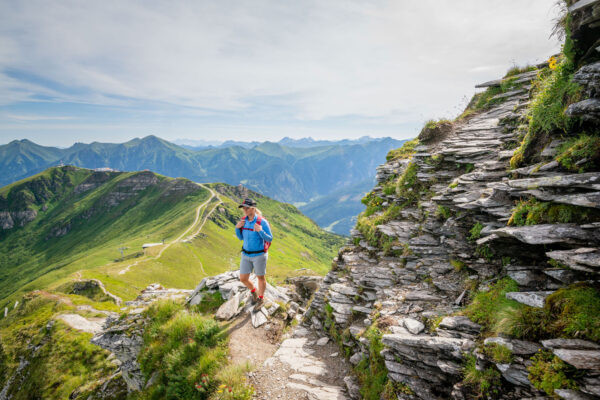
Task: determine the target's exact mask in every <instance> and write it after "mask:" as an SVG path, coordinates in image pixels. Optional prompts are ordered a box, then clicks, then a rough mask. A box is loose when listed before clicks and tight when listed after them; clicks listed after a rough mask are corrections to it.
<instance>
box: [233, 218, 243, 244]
mask: <svg viewBox="0 0 600 400" xmlns="http://www.w3.org/2000/svg"><path fill="white" fill-rule="evenodd" d="M244 223H245V222H244V220H241V221H240V222H238V223H237V224H235V236H237V238H238V239H240V240H244V235H242V228H243V227H244Z"/></svg>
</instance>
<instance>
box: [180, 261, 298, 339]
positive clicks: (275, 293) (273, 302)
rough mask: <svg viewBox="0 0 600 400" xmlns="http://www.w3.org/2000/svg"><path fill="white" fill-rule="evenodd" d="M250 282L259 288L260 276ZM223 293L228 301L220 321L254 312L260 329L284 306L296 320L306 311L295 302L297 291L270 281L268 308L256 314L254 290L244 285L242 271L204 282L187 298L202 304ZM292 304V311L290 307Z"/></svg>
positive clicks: (253, 324)
mask: <svg viewBox="0 0 600 400" xmlns="http://www.w3.org/2000/svg"><path fill="white" fill-rule="evenodd" d="M250 280H251V281H252V283H253V284H254V286H255V287H258V281H257V279H256V276H254V275H251V277H250ZM215 292H219V293H220V294H221V297H222V298H223V299H224V300H226V301H225V303H223V304H222V305H221V306H220V307H219V309H218V310H217V312H216V314H215V318H216V319H220V320H230V319H232V318H234V317H236V316H237V315H239V314H241V313H242V312H247V313H250V314H251V315H250V316H251V318H252V326H254V327H255V328H258V327H260V326H262V325H264V324H266V323H267V322H268V320H269V319H270V318H271V316H272V315H273V314H274V313H276V312H277V311H278V309H279V308H280V307H282V306H284V307H286V309H287V311H285V314H286V315H285V317H286V318H287V319H290V320H291V319H293V318H294V317H296V315H297V314H298V312H299V311H300V312H303V311H304V309H301V308H300V307H299V305H298V303H296V302H294V301H292V300H291V297H292V296H293V292H291V291H290V290H288V289H286V288H276V287H274V286H272V285H271V284H270V283H268V282H267V288H266V290H265V295H264V298H265V305H264V306H263V307H262V308H261V309H260V310H258V311H256V312H254V311H253V304H252V302H251V298H252V296H251V295H250V291H249V290H248V288H247V287H246V286H244V284H243V283H242V282H240V272H239V270H238V271H228V272H224V273H222V274H219V275H216V276H211V277H207V278H204V279H202V281H201V282H200V283H199V284H198V286H196V288H195V289H194V291H193V292H192V293H191V294H190V296H189V297H188V298H187V300H186V301H187V303H188V304H190V305H196V304H199V303H200V302H201V301H202V299H203V297H204V296H206V295H210V294H212V293H215ZM288 304H289V308H288V307H287V305H288Z"/></svg>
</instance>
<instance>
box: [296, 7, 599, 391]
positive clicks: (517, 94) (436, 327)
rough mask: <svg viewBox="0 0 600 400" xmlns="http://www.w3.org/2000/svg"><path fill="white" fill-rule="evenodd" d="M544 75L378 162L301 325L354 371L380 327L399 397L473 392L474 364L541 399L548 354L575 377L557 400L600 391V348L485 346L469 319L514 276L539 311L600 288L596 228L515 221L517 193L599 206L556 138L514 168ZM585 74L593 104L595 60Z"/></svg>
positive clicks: (522, 78)
mask: <svg viewBox="0 0 600 400" xmlns="http://www.w3.org/2000/svg"><path fill="white" fill-rule="evenodd" d="M590 3H595V2H590ZM593 7H596V6H595V5H594V6H593ZM594 18H595V17H594ZM536 76H537V71H528V72H525V73H522V74H519V75H516V76H513V77H511V79H512V80H513V81H516V82H519V83H520V84H522V85H523V86H522V88H521V89H517V90H512V91H508V92H506V93H504V94H503V96H501V97H497V100H498V102H497V104H496V105H494V106H492V107H490V108H489V109H488V110H487V111H484V112H480V113H478V114H476V115H474V116H472V117H471V118H468V119H466V120H462V121H460V122H457V123H455V124H454V126H453V128H452V129H447V130H446V131H445V132H444V133H443V135H441V137H439V138H438V139H439V140H434V138H431V137H430V132H426V133H425V134H424V135H423V139H424V140H421V141H420V143H419V145H417V146H416V147H415V149H414V154H413V155H412V158H411V159H408V158H407V159H396V160H390V161H388V162H387V163H385V164H383V165H381V166H380V167H378V168H377V186H375V187H374V189H373V191H372V192H371V193H370V194H369V195H368V196H370V198H375V199H378V203H376V204H377V207H378V209H376V211H375V212H374V213H373V214H372V216H371V217H369V218H370V219H368V220H366V221H365V220H363V221H362V222H361V219H359V224H358V225H357V229H355V230H353V231H352V240H351V241H350V242H349V243H348V245H347V246H346V247H344V248H342V249H340V251H339V254H338V256H337V257H336V258H335V259H334V263H333V267H332V270H331V271H330V272H329V273H328V274H327V275H326V277H325V279H324V280H323V284H322V285H321V287H320V288H319V290H318V291H317V292H316V293H315V295H314V298H313V300H312V303H311V305H310V307H309V310H308V311H307V314H306V318H304V324H305V326H307V327H312V328H313V329H315V330H320V331H322V330H325V331H326V332H331V330H332V329H333V330H334V331H336V332H338V333H340V332H341V333H342V334H341V337H342V341H341V343H340V344H341V346H342V347H344V349H345V351H347V352H349V354H350V355H351V357H350V362H352V363H353V364H356V363H358V362H359V361H360V360H362V359H363V358H365V357H367V355H368V354H370V351H371V347H370V346H371V343H370V341H369V340H368V339H367V338H365V337H364V336H363V335H364V332H366V331H367V330H368V329H370V328H371V327H373V326H375V327H377V328H379V329H380V330H382V331H383V332H384V334H383V336H382V338H381V341H382V343H383V346H384V349H383V351H381V356H382V357H383V358H384V360H385V366H386V368H387V370H388V377H389V378H390V379H392V380H393V381H395V382H397V383H398V384H401V385H405V387H408V388H410V390H405V392H406V393H404V392H403V393H402V394H399V395H398V398H399V399H400V398H402V399H448V398H453V399H468V398H474V397H473V396H474V395H473V394H472V393H470V392H469V389H468V388H467V387H466V386H465V385H464V384H462V383H461V381H462V379H463V371H464V366H465V365H466V362H467V360H468V359H471V358H470V357H474V359H475V362H476V366H477V369H478V370H481V371H483V370H484V369H486V368H492V369H493V370H495V371H496V372H497V373H498V375H499V376H502V382H503V383H502V393H499V394H498V398H502V399H521V398H545V397H544V396H545V393H543V392H541V391H539V390H538V389H537V388H536V387H535V386H534V384H533V383H532V382H531V381H530V380H529V379H530V378H529V370H528V368H529V367H530V366H531V365H532V361H531V360H530V359H531V357H532V356H533V355H534V354H536V353H537V352H538V351H539V350H540V349H545V351H551V352H552V353H553V354H555V355H556V356H557V357H559V358H560V359H561V360H563V361H564V362H566V363H568V364H569V365H571V366H572V367H574V368H576V369H578V370H579V371H580V372H579V373H580V377H579V378H578V380H577V384H578V386H579V389H578V390H571V391H569V390H567V391H565V392H564V394H559V393H560V392H556V393H557V394H558V395H560V396H564V398H588V397H594V396H600V378H599V374H598V373H597V372H596V369H597V366H598V365H600V363H599V362H598V359H597V357H598V354H599V353H598V349H597V348H596V346H598V344H596V343H593V342H589V341H588V342H586V343H580V342H577V343H576V344H575V342H568V343H565V342H560V341H559V342H557V341H556V340H558V339H553V340H550V341H542V342H535V341H527V340H519V339H515V338H510V337H490V338H487V339H485V343H484V340H483V339H484V338H483V337H482V335H481V334H482V327H481V326H480V325H478V324H476V323H475V322H473V321H471V320H469V319H468V318H467V317H466V316H464V315H460V312H461V310H462V308H463V307H462V306H464V305H465V304H466V302H467V301H469V299H471V298H472V296H473V295H474V294H475V293H476V292H478V291H486V290H489V288H490V285H491V284H493V283H494V282H496V281H497V280H498V279H500V278H502V277H505V276H508V277H510V278H512V280H514V282H516V284H517V286H518V291H512V292H508V293H506V298H508V299H513V300H516V301H517V302H519V303H522V304H525V305H526V306H527V307H529V308H531V309H539V308H540V307H544V305H545V302H546V298H547V297H548V296H550V295H551V294H552V293H554V292H556V291H557V290H558V289H560V288H564V287H566V286H568V285H570V284H573V283H575V282H580V281H581V282H588V283H589V282H597V281H598V274H599V272H600V248H599V243H600V224H599V223H598V222H597V221H596V220H591V221H585V222H583V223H581V222H580V223H574V222H569V223H538V224H533V225H524V226H515V225H507V224H508V222H509V220H510V219H511V216H512V215H513V211H514V207H515V203H516V202H517V201H519V200H520V199H533V200H532V201H534V200H535V201H538V202H548V203H552V204H556V205H566V206H568V207H572V206H575V207H581V208H582V209H589V210H593V209H597V208H599V206H600V201H599V200H600V186H599V183H600V174H599V173H598V172H596V171H594V172H587V173H580V174H574V173H572V172H568V171H565V170H564V169H562V168H561V166H560V165H559V163H557V162H556V161H555V160H554V157H555V156H556V153H557V151H558V148H559V146H560V144H561V143H562V142H561V141H560V140H555V141H554V142H552V143H550V145H548V146H547V147H546V148H545V149H543V151H541V150H540V154H539V155H538V157H537V160H536V164H534V165H529V166H525V167H522V168H519V169H513V170H511V168H510V165H509V160H510V158H511V157H512V155H513V152H514V148H515V147H516V146H517V145H518V143H519V142H520V141H521V140H522V132H523V129H524V126H526V125H525V124H526V123H527V117H526V115H525V114H526V112H527V106H528V104H530V100H531V99H530V94H529V90H528V89H529V83H530V82H531V81H532V80H533V79H535V78H536ZM576 76H577V78H576V79H578V80H579V82H580V83H581V84H582V85H584V86H585V87H586V88H587V89H586V90H588V93H589V94H590V95H593V96H597V94H598V92H599V91H598V85H599V82H600V81H599V79H598V77H599V76H600V75H599V74H598V73H597V66H596V65H592V66H588V67H584V68H582V69H581V70H580V71H579V72H578V73H577V74H576ZM501 83H502V80H498V81H491V82H486V83H485V84H482V85H480V86H482V87H491V86H499V85H500V84H501ZM580 106H581V107H583V104H581V105H580ZM582 112H583V114H584V115H586V116H587V117H590V116H593V113H591V112H590V111H589V110H587V111H586V110H584V111H582ZM578 115H580V114H578ZM589 121H592V119H589ZM589 121H588V122H589ZM400 177H403V178H404V179H400ZM402 185H404V187H402ZM389 215H393V216H392V217H389ZM365 218H366V217H363V219H365ZM373 220H377V222H376V223H374V222H371V221H373ZM361 224H362V225H361ZM369 224H371V225H369ZM492 345H501V346H504V347H506V348H508V349H509V351H510V352H511V354H512V358H511V360H510V361H505V360H504V361H502V362H499V361H495V360H493V359H491V358H490V356H489V355H488V354H487V353H486V352H485V351H483V349H484V348H485V346H492ZM569 346H571V347H569ZM408 393H410V394H408ZM569 396H570V397H569ZM577 396H580V397H577Z"/></svg>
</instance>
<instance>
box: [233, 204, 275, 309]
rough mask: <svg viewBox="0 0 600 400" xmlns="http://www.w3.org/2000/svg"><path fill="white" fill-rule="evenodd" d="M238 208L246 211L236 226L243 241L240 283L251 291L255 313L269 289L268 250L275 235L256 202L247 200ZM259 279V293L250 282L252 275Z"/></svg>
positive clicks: (236, 231) (239, 237)
mask: <svg viewBox="0 0 600 400" xmlns="http://www.w3.org/2000/svg"><path fill="white" fill-rule="evenodd" d="M238 208H243V209H244V217H243V218H242V219H241V220H240V222H238V223H237V224H236V225H235V228H236V229H235V234H236V235H237V237H238V239H240V240H243V241H244V244H243V245H242V256H241V261H240V281H241V282H242V283H243V284H244V285H246V287H247V288H248V289H250V293H251V294H252V302H253V304H254V308H253V311H258V310H260V309H261V307H262V306H263V303H264V300H263V296H264V294H265V289H266V288H267V281H266V279H265V274H266V273H267V256H268V253H267V251H268V249H269V245H270V244H271V241H272V240H273V235H272V234H271V227H270V226H269V223H268V222H267V220H266V219H264V218H263V217H262V213H261V212H260V210H259V209H257V208H256V202H255V201H254V200H252V199H245V200H244V202H243V203H242V204H240V205H239V206H238ZM252 270H254V274H255V275H256V278H257V279H258V293H257V290H256V287H254V285H253V284H252V282H250V273H251V272H252Z"/></svg>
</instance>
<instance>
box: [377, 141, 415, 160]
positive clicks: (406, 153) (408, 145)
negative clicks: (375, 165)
mask: <svg viewBox="0 0 600 400" xmlns="http://www.w3.org/2000/svg"><path fill="white" fill-rule="evenodd" d="M418 144H419V139H416V138H415V139H413V140H410V141H408V142H404V144H403V145H402V147H400V148H399V149H394V150H390V151H389V152H388V154H387V155H386V156H385V159H386V160H387V161H392V160H396V159H406V158H411V157H412V155H413V154H414V153H415V147H417V145H418Z"/></svg>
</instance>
